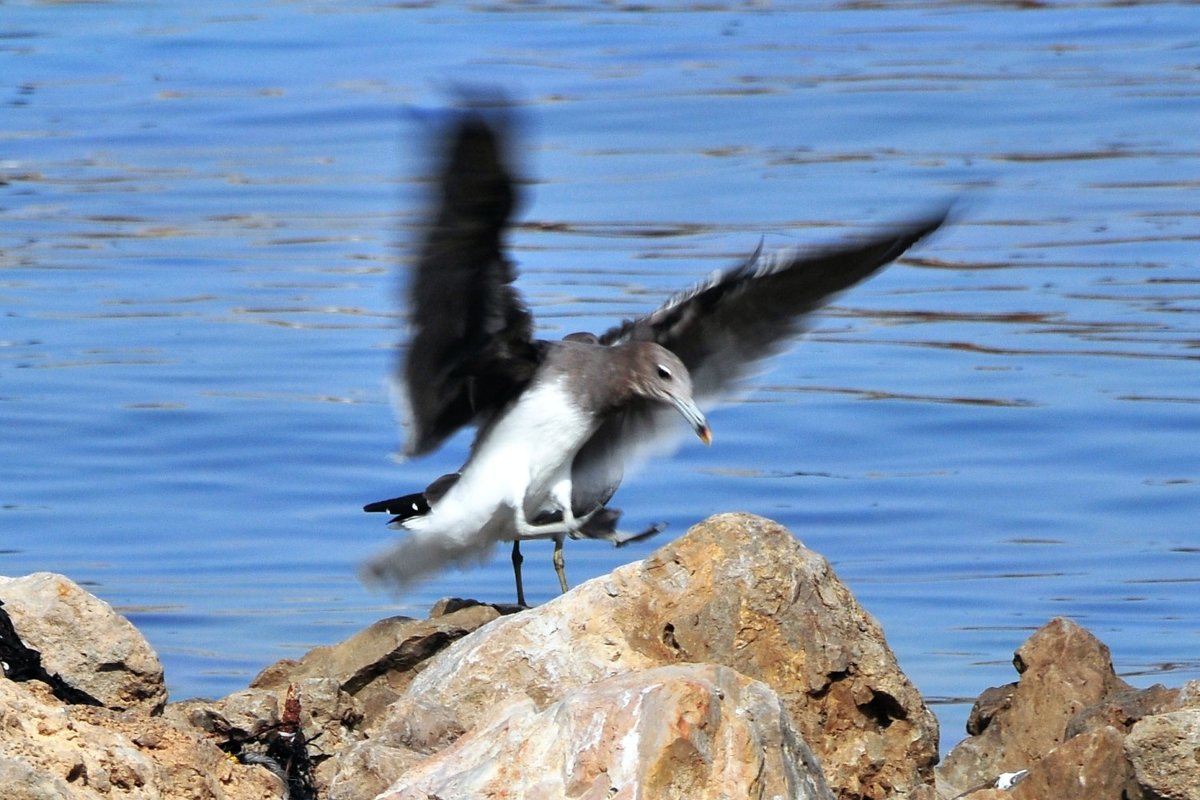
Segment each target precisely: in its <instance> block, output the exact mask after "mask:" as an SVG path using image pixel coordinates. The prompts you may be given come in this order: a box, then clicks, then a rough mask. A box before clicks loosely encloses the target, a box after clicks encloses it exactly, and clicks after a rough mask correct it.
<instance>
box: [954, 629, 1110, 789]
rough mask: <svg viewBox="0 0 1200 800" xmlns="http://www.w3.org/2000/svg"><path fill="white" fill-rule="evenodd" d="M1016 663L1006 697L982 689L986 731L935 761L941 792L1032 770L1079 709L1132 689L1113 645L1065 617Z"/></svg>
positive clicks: (1063, 736)
mask: <svg viewBox="0 0 1200 800" xmlns="http://www.w3.org/2000/svg"><path fill="white" fill-rule="evenodd" d="M1013 665H1014V666H1015V667H1016V670H1017V672H1018V673H1020V680H1019V681H1018V682H1017V684H1016V687H1015V688H1014V689H1012V691H1011V696H1010V697H1009V699H1008V700H1007V701H1006V702H1000V703H996V702H995V698H996V695H995V694H992V695H989V694H988V693H987V692H985V693H984V697H987V698H989V701H988V702H989V707H990V710H989V711H987V712H980V713H978V714H977V713H975V712H973V713H972V719H973V720H974V726H975V727H976V728H979V727H981V726H982V730H980V732H979V733H978V734H976V735H974V736H970V737H968V738H967V739H965V740H963V741H962V742H961V743H959V744H958V745H957V746H956V747H955V748H954V749H953V750H952V751H951V752H950V754H949V755H948V756H947V757H946V760H945V761H944V762H943V763H942V764H941V765H940V766H939V767H938V769H937V776H938V794H939V796H941V797H955V796H957V795H959V794H960V793H961V792H963V791H966V790H967V789H968V788H970V787H975V786H981V785H989V784H990V782H991V781H992V780H993V779H994V778H995V776H996V775H999V774H1000V773H1002V772H1016V771H1018V770H1021V769H1028V768H1031V767H1032V766H1033V765H1034V764H1035V763H1036V762H1037V761H1038V760H1040V759H1041V758H1042V757H1044V756H1045V755H1046V754H1048V753H1050V752H1051V751H1052V750H1054V748H1055V747H1057V746H1059V745H1060V744H1062V743H1063V742H1064V741H1066V740H1067V727H1068V725H1069V723H1070V722H1071V720H1072V718H1073V717H1074V716H1075V715H1076V714H1078V713H1079V712H1080V711H1081V710H1083V709H1085V708H1087V707H1089V706H1093V705H1095V704H1097V703H1100V702H1103V701H1105V700H1107V699H1109V698H1112V697H1115V696H1117V695H1119V694H1122V693H1127V692H1130V691H1131V687H1130V686H1129V685H1128V684H1127V683H1125V682H1124V681H1122V680H1121V679H1120V678H1118V677H1117V675H1116V673H1115V672H1114V671H1113V668H1112V656H1111V654H1110V653H1109V650H1108V648H1107V647H1106V646H1105V645H1104V644H1103V643H1102V642H1100V641H1099V640H1098V639H1096V637H1094V636H1092V634H1090V633H1089V632H1088V631H1086V630H1084V629H1083V628H1081V627H1080V626H1079V625H1077V624H1076V623H1074V622H1071V621H1070V620H1066V619H1061V618H1058V619H1054V620H1051V621H1050V622H1048V623H1047V624H1046V625H1044V626H1042V627H1041V628H1040V629H1039V630H1038V631H1037V632H1035V633H1034V634H1033V635H1032V636H1031V637H1029V639H1028V640H1026V642H1025V643H1024V644H1022V645H1021V647H1020V648H1018V650H1017V652H1016V654H1015V655H1014V658H1013ZM1005 692H1007V687H1006V688H1005ZM1019 786H1020V784H1018V787H1019ZM1014 791H1015V789H1014Z"/></svg>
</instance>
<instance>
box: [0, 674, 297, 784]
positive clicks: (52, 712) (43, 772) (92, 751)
mask: <svg viewBox="0 0 1200 800" xmlns="http://www.w3.org/2000/svg"><path fill="white" fill-rule="evenodd" d="M0 786H2V787H3V788H4V797H5V798H6V800H101V798H106V799H108V798H121V800H273V799H274V798H279V797H280V796H281V789H282V786H281V784H280V783H279V781H278V780H277V779H276V778H275V777H274V776H272V775H270V774H269V773H267V772H266V771H265V770H264V769H262V768H261V767H248V766H241V765H238V764H235V763H234V762H232V761H230V760H229V758H227V757H226V755H225V754H224V753H222V752H221V751H220V750H219V749H217V747H215V746H214V745H213V744H212V743H211V742H208V741H205V740H204V739H202V738H201V737H198V736H196V735H194V734H190V733H188V732H186V731H183V730H180V729H179V728H176V727H173V726H172V725H170V724H169V723H168V722H167V721H166V720H164V719H163V718H162V717H151V716H146V715H142V714H136V713H117V712H113V711H111V710H109V709H106V708H100V707H96V706H79V705H65V704H63V703H62V702H60V701H59V700H57V699H56V698H54V697H53V696H51V695H50V693H49V691H48V690H46V689H45V687H43V686H41V685H40V684H38V683H36V682H32V681H31V682H28V683H13V682H12V681H7V680H0Z"/></svg>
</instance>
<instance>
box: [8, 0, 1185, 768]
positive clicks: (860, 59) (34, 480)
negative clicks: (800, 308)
mask: <svg viewBox="0 0 1200 800" xmlns="http://www.w3.org/2000/svg"><path fill="white" fill-rule="evenodd" d="M480 83H484V84H489V85H499V86H502V87H504V88H506V89H507V90H508V91H509V92H510V93H512V95H513V97H514V98H516V99H517V100H518V102H520V103H521V104H522V105H523V106H524V109H523V115H522V116H523V120H524V122H525V134H526V137H527V147H526V148H525V149H524V150H523V152H522V154H521V156H522V169H523V170H524V172H525V174H526V175H527V176H528V177H529V178H530V180H531V185H530V187H529V195H528V197H527V202H526V204H525V207H524V210H523V212H522V224H521V226H520V227H519V228H518V229H517V230H515V231H514V233H513V236H512V244H513V248H514V251H515V254H516V256H517V258H518V259H519V262H520V268H521V270H522V277H521V279H520V281H519V284H518V285H519V287H520V289H521V290H522V291H523V292H524V293H525V294H526V295H527V297H528V298H529V300H530V303H531V305H532V306H533V308H534V311H535V313H536V314H537V317H538V320H539V322H540V325H541V333H542V334H543V335H545V336H560V335H562V334H565V333H567V332H570V331H572V330H593V331H602V330H604V329H606V328H607V327H608V326H609V325H611V324H612V323H614V322H615V321H617V320H618V319H620V318H622V317H624V316H630V315H634V314H638V313H641V312H643V311H646V310H649V309H650V308H652V307H654V306H655V305H656V304H658V303H660V302H661V301H663V300H664V299H665V298H666V297H667V296H668V295H669V294H671V293H672V292H673V291H675V290H678V289H680V288H683V287H685V286H687V285H689V284H690V283H692V282H695V281H697V280H699V279H701V278H703V277H704V276H706V275H707V274H708V273H709V272H710V271H712V270H714V269H717V268H721V267H725V266H728V265H731V264H732V263H734V262H735V261H736V260H737V259H738V258H740V257H742V256H744V255H745V254H746V253H748V252H750V251H752V250H753V249H754V248H755V247H756V246H757V245H758V243H759V242H760V240H761V241H763V242H764V243H765V245H766V246H767V247H783V246H804V245H808V244H822V243H827V242H832V241H837V240H839V239H841V238H843V237H846V236H849V235H853V234H854V233H861V232H863V231H866V230H870V229H871V228H872V226H874V225H879V224H883V223H887V222H889V221H898V220H905V219H908V218H911V217H913V216H915V215H917V214H920V213H922V212H924V211H927V210H929V209H930V208H931V207H933V206H935V205H936V204H938V203H940V202H944V201H945V200H947V199H950V198H960V213H959V218H958V219H957V221H956V222H955V224H954V225H953V226H952V227H951V228H950V229H949V230H947V231H946V232H945V233H944V234H942V235H940V236H939V237H937V238H936V239H934V240H933V241H932V242H930V243H929V244H928V245H926V246H922V247H921V248H919V249H918V250H915V251H914V252H913V253H912V254H911V256H912V257H911V258H909V259H907V260H906V261H904V262H902V263H901V264H899V265H897V266H894V267H892V268H890V269H889V270H887V271H886V272H884V273H883V274H881V275H880V276H878V277H877V278H875V279H873V280H871V281H869V282H868V283H866V284H864V285H862V286H860V287H857V288H856V289H855V290H853V291H852V292H849V293H847V294H846V295H844V296H842V297H841V298H839V299H838V301H837V302H836V303H835V305H834V306H832V307H831V308H830V309H829V310H828V312H827V313H825V314H824V315H822V316H821V317H820V318H818V319H817V320H816V322H815V325H814V327H813V330H812V331H811V333H810V334H809V335H808V336H807V337H806V338H805V340H804V341H803V342H802V343H800V344H799V345H798V346H797V347H795V348H793V349H792V350H790V351H789V352H787V353H786V354H784V355H782V356H780V357H778V358H776V359H774V360H773V361H772V362H770V365H769V369H768V371H766V372H765V373H763V374H762V375H760V376H758V377H757V378H756V379H755V380H754V381H753V383H752V384H751V386H750V387H749V391H748V393H747V396H746V398H745V402H743V403H741V404H738V405H732V406H728V407H725V408H722V409H720V410H717V411H715V412H713V413H712V414H711V415H710V422H711V423H712V426H713V429H714V434H715V442H714V445H713V446H712V447H711V448H705V447H703V446H701V445H699V443H697V442H695V441H685V442H683V443H682V446H681V448H680V449H679V450H678V452H677V453H676V454H675V455H674V456H673V457H670V458H667V459H660V460H658V461H656V462H654V464H653V465H652V466H651V467H650V468H648V469H644V470H643V471H642V472H641V473H640V474H639V475H637V476H636V477H635V479H631V480H629V481H628V482H627V483H626V484H625V486H624V487H623V488H622V489H621V491H620V493H619V494H618V495H617V497H616V498H615V500H614V504H615V505H617V506H619V507H621V508H623V509H624V510H625V512H626V517H625V522H626V525H627V527H629V528H630V529H634V528H637V527H640V526H642V525H644V524H649V523H651V522H655V521H665V522H667V523H668V524H669V528H668V530H667V532H666V533H664V534H662V535H661V536H660V537H659V538H658V539H657V540H653V541H650V542H646V543H643V544H639V545H636V546H633V547H629V548H626V549H622V550H614V549H612V548H610V547H609V546H607V545H605V544H599V543H589V542H572V543H568V546H567V570H568V573H569V575H570V577H571V579H572V580H573V581H574V582H580V581H582V580H584V579H586V578H589V577H593V576H596V575H599V574H602V573H605V572H607V571H609V570H611V569H613V568H614V567H616V566H618V565H620V564H623V563H626V562H628V561H631V560H634V559H637V558H641V557H644V556H645V555H646V554H648V553H649V552H651V551H652V550H653V549H654V548H655V547H657V546H659V545H661V544H662V543H664V542H665V541H668V540H669V537H671V536H676V535H678V534H680V533H682V532H683V531H685V530H686V529H687V528H688V526H689V525H691V524H694V523H695V522H697V521H699V520H701V519H703V518H705V517H707V516H709V515H711V514H713V513H717V512H722V511H752V512H756V513H759V514H763V515H765V516H769V517H772V518H774V519H776V520H779V521H780V522H782V523H783V524H785V525H787V526H788V527H789V528H790V529H791V530H792V531H794V532H795V533H796V535H797V536H798V537H800V538H801V539H802V540H803V541H804V542H805V543H806V544H807V545H809V546H810V547H812V548H814V549H816V550H818V551H819V552H821V553H823V554H824V555H826V556H827V557H828V558H829V559H830V560H831V561H832V562H833V564H834V567H835V569H836V570H837V572H838V574H839V575H840V576H841V578H842V579H843V580H844V581H846V582H847V583H848V584H849V585H850V587H851V588H852V589H853V591H854V592H855V594H856V596H857V597H858V599H859V600H860V601H861V602H862V603H863V605H864V606H865V607H866V608H867V609H868V610H870V611H871V612H872V613H873V614H874V615H875V616H876V617H878V619H879V620H880V622H881V623H882V625H883V627H884V629H885V631H886V633H887V636H888V640H889V642H890V644H891V645H892V647H893V648H894V649H895V651H896V653H897V656H898V658H899V660H900V663H901V665H902V666H903V668H904V669H905V671H906V672H907V674H908V675H909V676H910V677H911V678H912V680H913V681H914V682H915V683H916V685H917V686H918V688H919V689H920V690H921V691H922V693H923V694H924V695H925V696H926V697H927V698H929V699H930V700H931V701H932V702H935V703H937V705H936V706H935V710H936V711H937V712H938V714H939V717H940V719H941V720H942V723H943V729H942V746H943V748H944V749H945V748H947V747H949V746H950V745H952V744H953V743H954V742H956V741H957V740H959V739H960V738H961V737H962V735H963V723H964V720H965V718H966V714H967V711H968V710H969V706H970V699H971V698H973V697H975V696H976V695H977V694H978V693H979V692H980V691H982V690H983V689H984V688H986V687H987V686H991V685H995V684H999V683H1004V682H1007V681H1009V680H1012V679H1013V677H1014V673H1013V671H1012V668H1011V665H1010V659H1011V655H1012V651H1013V650H1014V649H1015V648H1016V647H1017V646H1018V645H1020V643H1021V642H1022V641H1023V640H1024V639H1025V638H1026V637H1027V636H1028V635H1029V634H1030V633H1031V632H1032V631H1033V630H1034V629H1036V628H1037V627H1038V626H1040V625H1042V624H1043V623H1045V622H1046V621H1047V620H1049V619H1050V618H1051V617H1054V616H1056V615H1063V616H1068V617H1071V618H1073V619H1075V620H1077V621H1078V622H1080V623H1081V624H1082V625H1084V626H1086V627H1088V628H1089V629H1090V630H1091V631H1092V632H1094V633H1095V634H1096V635H1097V636H1099V637H1100V638H1101V639H1102V640H1103V641H1105V642H1106V643H1107V644H1108V645H1109V646H1110V647H1111V648H1112V651H1113V658H1114V661H1115V664H1116V666H1117V669H1118V671H1119V672H1120V673H1121V674H1123V675H1124V676H1125V677H1126V679H1127V680H1129V681H1131V682H1132V683H1134V684H1135V685H1138V686H1146V685H1149V684H1151V683H1154V682H1164V683H1167V684H1169V685H1179V684H1182V683H1183V682H1184V681H1186V680H1189V679H1193V678H1198V677H1200V623H1198V622H1197V620H1198V619H1200V585H1198V584H1200V530H1198V527H1200V526H1198V522H1197V520H1200V513H1198V512H1200V483H1198V481H1200V372H1198V367H1200V363H1198V362H1200V269H1198V268H1197V262H1198V261H1200V257H1198V254H1200V138H1198V134H1197V130H1198V128H1197V120H1200V15H1197V13H1196V8H1195V6H1194V5H1189V4H1172V3H1145V4H1137V3H1134V4H1127V3H1121V4H1115V5H1112V4H1108V3H1093V2H1075V3H1069V4H1068V3H1053V2H1048V3H1037V2H1030V3H1025V2H1022V3H1010V4H972V3H957V2H919V1H918V2H905V3H882V4H869V3H868V4H855V3H846V4H840V3H821V2H813V3H795V4H791V3H778V4H766V3H762V4H760V3H745V4H740V3H727V4H725V3H714V4H704V5H701V6H695V7H691V8H685V7H677V6H675V5H674V4H671V5H667V4H664V5H662V6H661V7H660V6H654V5H642V4H639V5H630V6H623V5H619V4H608V3H604V4H601V3H578V4H573V3H565V4H547V5H541V4H537V3H492V4H488V3H483V4H472V5H466V4H463V5H458V4H455V5H444V6H443V5H438V4H421V3H414V4H407V5H406V4H389V5H366V4H363V5H351V4H348V3H321V2H281V3H266V2H255V0H250V2H245V1H244V0H242V1H240V2H238V3H236V4H235V3H232V2H215V3H206V4H198V5H195V6H194V7H193V5H191V4H166V3H164V4H157V3H136V2H135V3H119V4H117V3H113V4H108V3H88V4H72V3H45V4H43V3H17V4H7V5H5V7H4V11H3V13H2V14H0V108H2V111H0V311H2V316H0V426H2V430H3V435H2V436H0V551H2V552H0V573H3V574H8V575H21V574H26V573H29V572H32V571H37V570H52V571H56V572H62V573H65V574H67V575H68V576H70V577H72V578H74V579H75V580H77V581H79V582H81V583H83V584H85V585H86V586H88V588H89V589H91V590H92V591H93V592H95V593H96V594H97V595H99V596H100V597H102V598H104V599H105V600H107V601H109V602H110V603H112V604H113V605H114V606H116V607H117V608H118V609H119V610H121V611H122V612H124V613H125V614H127V615H128V616H129V617H130V618H131V619H132V620H133V621H134V622H135V623H136V624H137V625H138V626H139V627H140V628H141V630H142V631H144V632H145V634H146V635H147V636H148V637H149V639H150V641H151V643H152V644H153V645H154V647H155V648H156V649H157V650H158V652H159V654H160V656H161V657H162V659H163V661H164V663H165V666H166V669H167V680H168V685H169V688H170V691H171V695H172V697H173V699H183V698H186V697H191V696H220V695H224V694H227V693H229V692H231V691H234V690H236V689H239V688H242V687H244V685H245V684H246V682H247V681H248V680H249V679H250V678H251V677H252V676H253V675H254V674H255V673H257V671H258V670H259V669H260V668H261V667H263V666H264V665H266V664H267V663H269V662H271V661H273V660H275V659H278V658H281V657H285V656H297V655H299V654H300V653H301V652H303V651H304V650H306V649H307V648H309V647H312V646H313V645H317V644H325V643H331V642H334V641H337V640H340V639H342V638H344V637H346V636H348V635H350V634H351V633H353V632H355V631H356V630H358V629H360V628H362V627H364V626H366V625H367V624H369V623H370V622H372V621H374V620H375V619H378V618H379V617H381V616H384V615H388V614H394V613H407V614H412V615H423V614H424V613H425V611H426V610H427V608H428V606H429V605H430V604H431V603H432V602H433V601H434V600H435V599H436V598H438V597H442V596H445V595H460V596H473V597H478V598H481V599H486V600H495V601H510V600H511V599H512V597H513V590H512V577H511V570H510V564H509V560H508V558H507V554H506V553H505V552H497V554H496V556H495V558H493V559H492V561H490V562H489V563H487V564H485V565H483V566H480V567H479V568H478V569H473V570H469V571H466V572H454V571H451V572H447V573H446V574H444V575H442V576H441V577H440V578H438V579H437V580H435V581H432V582H430V583H428V584H426V585H424V586H422V587H420V589H419V590H417V591H414V592H412V593H411V594H409V595H406V596H404V597H402V598H389V597H386V596H381V595H378V594H373V593H371V592H369V591H367V590H366V589H364V588H363V587H362V586H361V585H360V584H359V582H358V580H357V578H356V575H355V570H356V568H357V565H358V564H359V563H360V562H361V561H362V560H364V559H365V558H366V557H367V556H368V555H370V554H372V553H374V552H376V551H377V550H379V549H381V548H383V547H385V546H386V545H387V544H388V543H389V542H390V541H391V540H392V537H393V536H395V535H396V534H395V533H394V532H392V531H389V530H388V529H387V528H385V527H384V526H383V522H384V520H383V519H381V518H380V517H379V516H378V515H366V514H363V513H361V511H360V510H359V509H360V507H361V505H362V504H363V503H364V502H368V501H372V500H377V499H380V498H383V497H388V496H392V495H394V494H398V493H401V492H406V491H411V490H413V489H415V488H419V487H421V486H423V485H424V484H425V483H426V482H427V481H428V480H429V479H430V478H432V477H434V476H436V475H439V474H441V473H442V472H444V471H448V470H450V469H453V468H455V467H457V466H458V465H459V463H460V462H461V461H462V459H463V457H464V454H465V451H466V447H467V443H468V440H467V439H466V438H465V437H463V436H460V437H458V438H456V439H455V440H453V442H452V443H451V445H450V446H448V447H447V448H445V449H444V450H443V451H441V452H440V453H438V454H436V455H435V456H432V457H429V458H425V459H421V460H417V461H413V462H409V463H404V464H398V463H396V462H395V461H394V460H393V459H392V458H391V455H392V453H393V452H394V451H395V450H396V449H397V446H398V444H399V442H400V439H401V434H400V432H399V431H398V430H397V429H396V427H395V422H394V417H393V414H392V410H391V407H390V405H389V401H388V396H387V390H386V386H385V378H386V375H387V373H388V371H389V369H390V368H391V365H392V363H393V359H394V357H395V354H396V348H397V346H398V343H399V336H400V333H399V330H400V325H401V322H402V319H401V316H400V309H399V308H398V306H397V304H396V302H395V296H396V288H397V285H398V278H397V274H398V270H397V267H396V264H397V262H398V261H399V260H400V259H401V258H402V257H403V256H404V254H405V253H406V252H407V249H408V247H409V244H410V243H411V239H412V233H413V231H414V226H415V225H416V224H417V223H418V222H419V220H420V216H419V215H420V212H421V210H422V206H421V203H420V197H421V196H422V195H421V192H422V187H423V184H422V181H423V180H424V179H425V176H427V175H428V173H429V171H430V169H431V165H430V164H429V163H428V160H427V159H426V158H425V151H424V148H423V142H424V141H425V139H426V138H427V136H428V134H429V131H430V130H433V129H434V122H435V121H436V120H437V119H438V115H439V112H440V109H442V108H444V107H445V106H446V105H447V104H449V103H451V102H452V101H453V98H454V96H455V87H456V86H461V85H464V84H480ZM525 550H526V588H527V591H528V593H529V597H530V600H531V602H544V601H545V600H547V599H550V598H552V597H554V596H555V595H556V594H557V582H556V579H555V576H554V573H553V570H552V569H551V568H550V554H549V546H548V545H546V546H544V547H538V546H536V545H530V546H527V547H526V548H525Z"/></svg>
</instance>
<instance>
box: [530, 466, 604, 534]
mask: <svg viewBox="0 0 1200 800" xmlns="http://www.w3.org/2000/svg"><path fill="white" fill-rule="evenodd" d="M550 497H551V499H552V500H553V501H554V504H555V505H556V506H557V507H558V511H559V513H560V514H561V515H562V519H561V520H559V521H557V522H543V523H540V524H535V523H532V522H530V521H529V520H528V518H527V517H526V516H525V506H524V504H523V503H519V502H518V503H516V504H514V506H513V527H514V528H515V529H516V532H517V536H516V538H518V539H553V538H555V537H556V536H564V535H565V536H570V537H571V538H572V539H576V538H578V537H579V529H580V528H582V527H583V526H584V525H586V524H587V521H588V520H589V519H591V518H592V515H593V514H595V513H596V512H597V511H599V510H600V509H601V508H602V506H599V505H598V506H596V507H595V508H593V509H592V510H591V511H589V512H588V513H586V514H584V515H583V516H581V517H577V516H575V511H574V510H573V509H572V508H571V481H570V479H569V478H564V479H563V480H561V481H559V482H558V483H556V484H554V487H553V488H552V489H551V490H550Z"/></svg>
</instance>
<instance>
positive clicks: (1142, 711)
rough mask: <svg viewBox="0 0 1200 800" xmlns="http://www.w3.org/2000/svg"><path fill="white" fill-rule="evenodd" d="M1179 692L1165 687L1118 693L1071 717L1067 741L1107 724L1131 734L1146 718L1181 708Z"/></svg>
mask: <svg viewBox="0 0 1200 800" xmlns="http://www.w3.org/2000/svg"><path fill="white" fill-rule="evenodd" d="M1179 693H1180V690H1179V689H1168V688H1167V687H1166V686H1163V685H1162V684H1155V685H1154V686H1151V687H1150V688H1148V689H1131V690H1129V691H1127V692H1116V693H1114V694H1113V695H1112V696H1110V697H1106V698H1105V699H1104V700H1101V701H1100V702H1099V703H1096V704H1095V705H1092V706H1088V707H1087V708H1085V709H1083V710H1082V711H1080V712H1079V713H1078V714H1076V715H1075V716H1074V717H1072V718H1071V721H1070V722H1069V723H1067V738H1068V739H1069V738H1071V737H1073V736H1078V735H1079V734H1081V733H1085V732H1087V731H1090V730H1093V729H1095V728H1099V727H1104V726H1105V725H1111V726H1112V727H1114V728H1116V729H1118V730H1120V731H1121V732H1122V733H1129V729H1130V728H1132V727H1133V725H1134V723H1136V722H1137V721H1138V720H1140V719H1142V718H1143V717H1148V716H1151V715H1154V714H1162V713H1164V712H1166V711H1171V710H1172V709H1176V708H1179V696H1180V695H1179Z"/></svg>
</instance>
